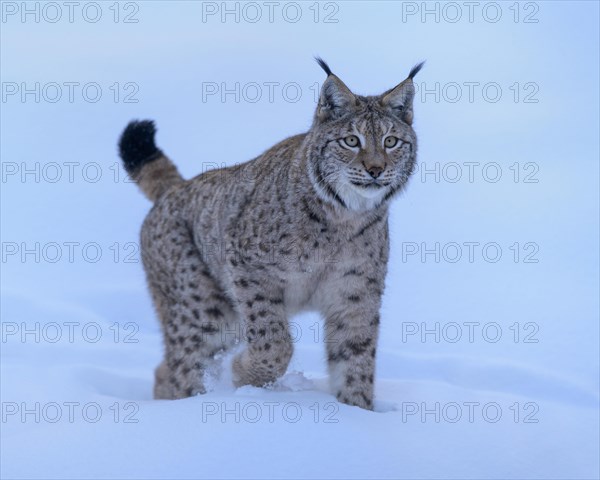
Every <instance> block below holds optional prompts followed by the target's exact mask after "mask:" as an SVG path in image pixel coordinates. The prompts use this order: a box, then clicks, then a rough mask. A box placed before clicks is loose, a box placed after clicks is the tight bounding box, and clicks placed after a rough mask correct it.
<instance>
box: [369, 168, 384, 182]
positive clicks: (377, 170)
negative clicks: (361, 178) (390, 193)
mask: <svg viewBox="0 0 600 480" xmlns="http://www.w3.org/2000/svg"><path fill="white" fill-rule="evenodd" d="M365 168H366V170H367V172H369V175H371V176H372V177H373V178H375V179H377V178H379V175H381V173H382V172H383V167H380V166H379V165H373V166H370V167H365Z"/></svg>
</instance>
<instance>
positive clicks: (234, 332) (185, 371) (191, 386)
mask: <svg viewBox="0 0 600 480" xmlns="http://www.w3.org/2000/svg"><path fill="white" fill-rule="evenodd" d="M166 231H167V232H168V234H166V235H165V236H166V237H168V238H167V239H166V240H167V241H166V242H164V243H161V242H155V243H154V244H153V245H144V242H142V243H143V246H142V252H143V259H144V266H145V268H146V273H147V277H148V283H149V285H150V290H151V291H152V296H153V298H154V303H155V305H156V310H157V311H158V315H159V317H160V320H161V324H162V331H163V335H164V345H165V358H164V361H163V362H162V363H161V364H160V365H159V366H158V368H157V369H156V372H155V387H154V395H155V398H162V399H176V398H185V397H189V396H192V395H196V394H201V393H205V392H206V388H205V385H204V374H205V372H206V370H207V369H208V368H211V367H213V366H214V365H215V363H216V361H215V359H214V357H215V355H216V354H217V353H219V352H222V351H225V350H227V349H229V348H230V347H232V346H233V345H235V344H236V343H237V342H238V341H239V336H240V332H239V320H238V318H239V317H238V315H237V314H236V312H235V310H234V308H233V305H232V303H231V301H230V300H229V299H228V298H227V297H226V296H225V295H224V294H223V292H222V290H221V289H220V288H219V286H218V285H217V284H216V282H215V281H214V280H213V278H212V276H211V274H210V272H209V270H208V268H207V267H206V265H205V264H204V262H203V261H202V258H201V256H200V253H199V252H198V250H197V249H196V247H195V246H194V245H193V243H192V240H191V238H190V237H189V233H188V231H187V229H183V230H180V229H176V228H169V229H167V230H166ZM146 247H148V248H146Z"/></svg>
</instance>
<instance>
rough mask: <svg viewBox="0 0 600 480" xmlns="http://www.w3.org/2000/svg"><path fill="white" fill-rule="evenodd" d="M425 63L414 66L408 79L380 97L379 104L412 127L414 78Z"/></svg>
mask: <svg viewBox="0 0 600 480" xmlns="http://www.w3.org/2000/svg"><path fill="white" fill-rule="evenodd" d="M424 63H425V62H421V63H419V64H418V65H415V66H414V67H413V69H412V70H411V71H410V73H409V74H408V78H407V79H406V80H404V81H403V82H402V83H401V84H400V85H398V86H396V87H394V88H392V89H391V90H388V91H387V92H386V93H384V94H383V95H382V98H381V104H382V105H383V106H384V107H388V108H389V109H391V110H392V112H393V113H394V114H395V115H397V116H398V117H400V118H401V119H402V120H403V121H404V122H406V123H408V124H409V125H412V122H413V100H414V98H415V85H414V84H413V78H414V76H415V75H416V74H417V73H419V70H421V68H422V67H423V64H424Z"/></svg>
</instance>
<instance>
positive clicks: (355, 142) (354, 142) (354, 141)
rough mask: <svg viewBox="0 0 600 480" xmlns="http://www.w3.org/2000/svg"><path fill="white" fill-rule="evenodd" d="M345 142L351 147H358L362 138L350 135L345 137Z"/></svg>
mask: <svg viewBox="0 0 600 480" xmlns="http://www.w3.org/2000/svg"><path fill="white" fill-rule="evenodd" d="M344 143H345V144H346V145H348V146H349V147H351V148H356V147H358V146H360V140H359V139H358V137H357V136H356V135H348V136H347V137H345V138H344Z"/></svg>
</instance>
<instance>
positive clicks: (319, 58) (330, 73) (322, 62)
mask: <svg viewBox="0 0 600 480" xmlns="http://www.w3.org/2000/svg"><path fill="white" fill-rule="evenodd" d="M315 60H316V61H317V63H318V64H319V65H320V67H321V68H322V69H323V70H325V73H326V74H327V76H329V75H333V73H332V72H331V68H329V65H327V63H325V60H323V59H322V58H321V57H315Z"/></svg>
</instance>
